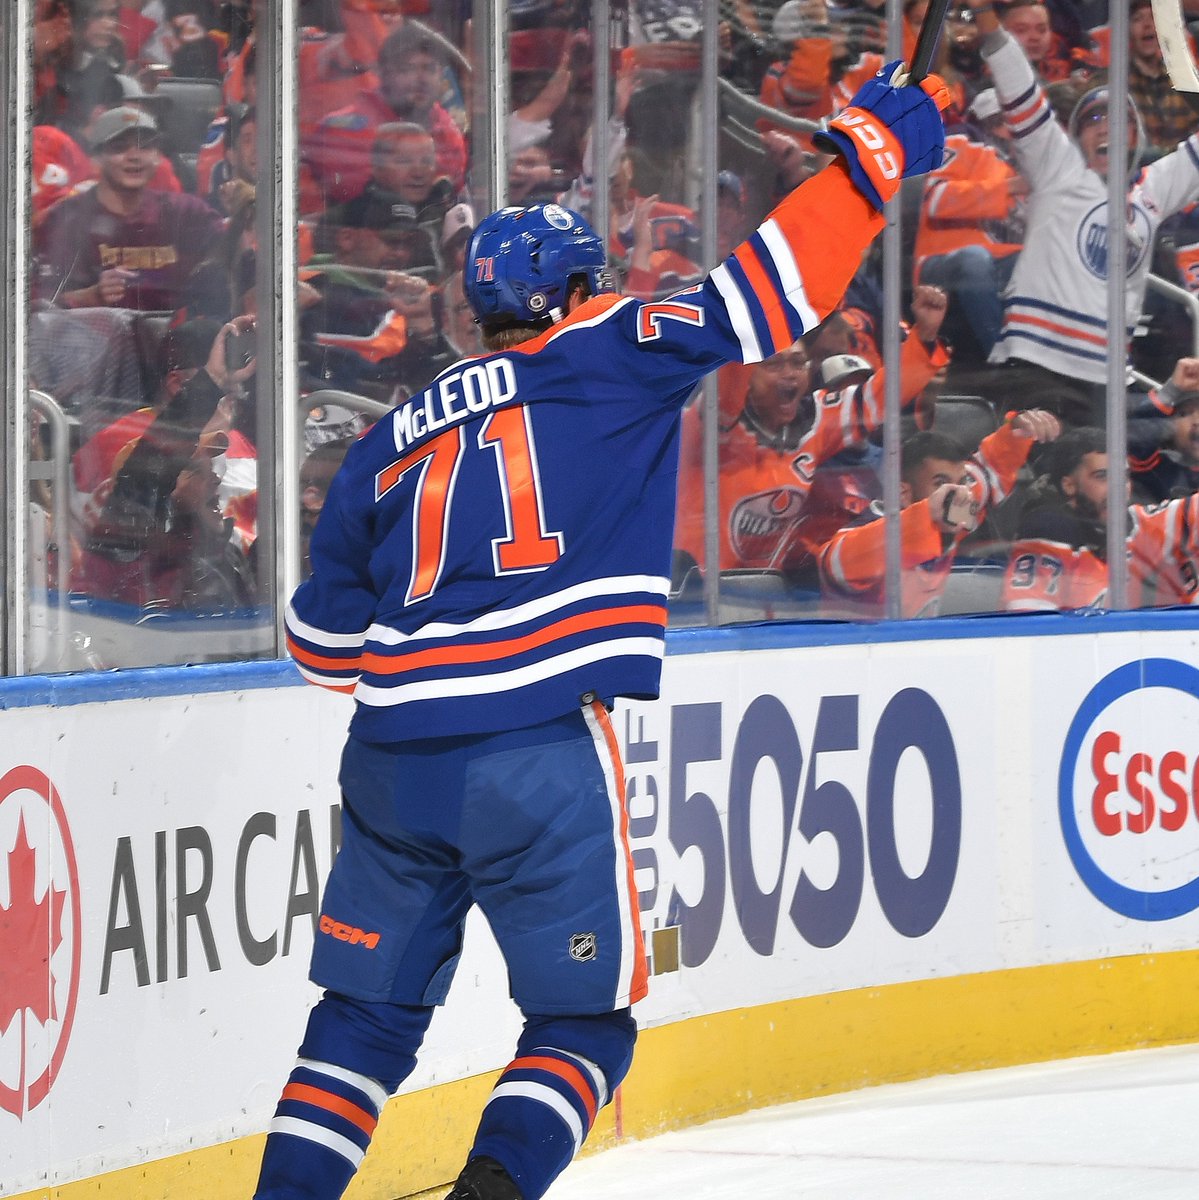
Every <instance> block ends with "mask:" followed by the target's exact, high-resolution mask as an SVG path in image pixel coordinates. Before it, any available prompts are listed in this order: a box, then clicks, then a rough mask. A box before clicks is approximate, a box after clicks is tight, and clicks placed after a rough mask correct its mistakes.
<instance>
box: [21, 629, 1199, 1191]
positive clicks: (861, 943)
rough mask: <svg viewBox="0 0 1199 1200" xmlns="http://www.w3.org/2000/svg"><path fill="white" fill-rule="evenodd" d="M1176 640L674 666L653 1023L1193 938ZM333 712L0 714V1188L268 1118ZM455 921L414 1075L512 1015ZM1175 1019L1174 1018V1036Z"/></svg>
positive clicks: (329, 758) (716, 659)
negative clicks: (456, 944) (450, 978)
mask: <svg viewBox="0 0 1199 1200" xmlns="http://www.w3.org/2000/svg"><path fill="white" fill-rule="evenodd" d="M1193 649H1194V646H1193V643H1192V639H1191V638H1190V637H1189V635H1185V634H1147V633H1146V634H1138V633H1116V634H1112V635H1106V636H1100V635H1096V636H1078V637H1069V638H1053V639H1046V638H1005V639H963V640H942V641H932V642H909V643H904V642H898V643H893V644H883V643H880V644H873V645H871V644H866V645H862V644H857V645H843V646H837V645H833V646H825V647H804V648H793V649H787V648H778V647H770V648H764V649H762V650H754V649H752V648H750V649H741V650H738V651H736V652H727V653H725V652H717V653H704V654H694V655H691V654H673V655H671V656H669V657H668V659H667V665H666V673H665V679H664V694H663V697H662V699H661V700H659V701H657V702H654V703H624V702H622V703H620V704H618V705H617V707H616V710H615V712H614V723H615V726H616V729H617V731H618V734H619V736H620V739H621V748H622V750H623V753H624V757H625V765H626V784H627V796H628V803H629V809H630V823H629V835H630V844H631V852H632V855H633V862H634V868H635V880H636V883H637V887H638V889H639V891H640V900H641V907H642V922H643V928H644V930H645V933H646V939H647V946H648V947H649V949H650V952H651V957H652V963H651V967H652V970H653V973H654V974H653V980H652V986H651V994H650V997H649V998H648V999H647V1000H646V1001H644V1002H643V1003H642V1004H641V1005H639V1006H638V1009H637V1015H638V1017H639V1021H640V1024H641V1025H642V1027H643V1028H644V1029H646V1030H647V1031H652V1030H654V1029H657V1028H663V1027H666V1026H671V1025H674V1024H676V1023H679V1022H685V1021H687V1020H688V1019H690V1018H696V1017H708V1016H711V1015H712V1014H720V1013H727V1012H729V1011H731V1010H740V1009H747V1010H749V1009H757V1008H760V1007H761V1006H770V1005H774V1004H778V1003H780V1002H785V1001H791V1000H794V999H796V998H801V997H819V996H829V997H835V996H837V995H840V994H845V993H848V992H851V991H853V990H855V989H887V988H889V987H894V986H903V985H907V984H911V983H913V982H915V981H927V980H935V979H939V978H948V977H956V976H967V975H970V976H979V975H981V976H986V975H987V973H995V977H996V978H998V977H999V975H1000V974H1001V973H1004V972H1011V971H1014V970H1019V969H1022V968H1031V967H1037V966H1042V965H1045V964H1057V963H1070V962H1082V961H1089V960H1100V959H1106V958H1110V957H1113V956H1126V955H1135V954H1165V953H1169V952H1171V951H1176V950H1192V949H1194V948H1195V947H1196V946H1197V945H1199V917H1197V916H1196V909H1197V908H1199V670H1196V668H1194V667H1192V666H1191V665H1190V662H1191V660H1192V659H1193ZM348 715H349V706H348V702H347V701H346V700H345V699H344V698H341V697H336V696H331V695H329V694H326V693H323V692H320V691H319V690H318V689H315V688H306V687H273V688H269V689H263V690H253V689H246V690H240V691H231V692H214V693H211V694H203V695H183V696H176V697H171V698H163V697H157V698H154V699H153V700H148V699H121V700H112V701H107V702H96V703H87V704H78V705H74V706H68V707H38V706H33V707H27V708H10V709H8V710H7V711H4V712H3V715H2V717H0V1195H6V1196H12V1195H20V1194H21V1193H23V1192H27V1191H29V1190H30V1189H33V1188H35V1187H38V1186H41V1185H45V1184H48V1183H62V1182H67V1181H70V1180H78V1179H84V1178H88V1177H91V1176H95V1175H102V1174H104V1173H107V1172H112V1171H115V1170H118V1169H120V1168H122V1167H127V1166H130V1165H132V1164H137V1163H145V1162H147V1161H152V1160H155V1159H158V1158H163V1157H166V1156H169V1155H173V1154H178V1153H180V1152H182V1151H185V1150H189V1149H192V1148H195V1147H204V1146H212V1145H216V1144H218V1143H225V1142H230V1141H233V1140H235V1139H239V1138H243V1137H246V1136H247V1135H250V1134H254V1133H259V1132H261V1131H262V1130H263V1129H265V1127H266V1124H267V1122H268V1121H269V1119H270V1114H271V1112H272V1110H273V1107H274V1104H275V1101H276V1098H277V1094H278V1090H279V1088H280V1086H281V1083H282V1080H283V1079H284V1077H285V1075H286V1073H287V1071H288V1069H289V1067H290V1064H291V1062H292V1059H293V1057H294V1054H295V1047H296V1046H297V1044H298V1042H299V1039H300V1036H301V1035H302V1031H303V1026H304V1020H305V1014H306V1011H307V1009H308V1008H309V1007H310V1005H311V1004H312V1003H313V1002H314V1000H315V998H316V993H315V989H314V988H313V987H312V986H311V985H310V984H308V983H307V982H306V967H307V959H308V955H309V952H310V950H311V946H312V938H313V935H314V929H315V928H316V925H317V922H318V921H319V916H320V911H319V898H320V889H321V884H322V880H323V878H324V876H325V874H326V872H327V871H328V868H329V865H330V863H331V861H332V858H333V855H334V854H335V853H336V851H337V847H338V843H339V836H340V834H339V829H340V825H339V810H338V793H337V786H336V773H337V763H338V757H339V754H340V749H341V743H342V739H343V737H344V731H345V725H346V720H347V718H348ZM505 997H506V979H505V973H504V969H503V964H502V962H501V961H500V959H499V957H498V954H497V952H496V950H495V947H494V945H493V943H492V942H491V940H490V937H489V935H488V932H487V930H486V926H485V924H483V923H482V922H481V921H472V924H471V927H470V929H469V932H468V938H467V949H466V953H465V954H464V956H463V961H462V964H461V966H460V968H459V972H458V976H457V979H456V981H455V984H454V986H453V989H452V991H451V995H450V1000H449V1003H448V1004H447V1006H446V1007H445V1008H444V1009H443V1010H441V1011H439V1013H438V1015H437V1017H436V1019H435V1020H434V1023H433V1027H432V1029H431V1030H430V1034H429V1038H428V1041H427V1043H426V1047H425V1051H424V1054H423V1056H422V1059H421V1063H420V1066H419V1067H418V1070H417V1072H416V1073H415V1074H414V1075H413V1076H412V1078H411V1079H409V1080H408V1081H407V1083H406V1084H405V1085H404V1088H403V1089H402V1090H403V1091H405V1092H414V1091H417V1090H420V1089H428V1088H434V1087H437V1086H439V1085H442V1084H446V1083H448V1082H451V1081H455V1080H464V1079H468V1078H470V1077H473V1076H477V1075H480V1074H482V1073H485V1072H488V1071H492V1070H495V1069H497V1068H498V1067H500V1066H502V1065H503V1063H504V1062H505V1061H507V1057H508V1055H509V1054H510V1051H511V1047H512V1044H513V1042H514V1041H515V1037H516V1034H517V1032H518V1030H519V1014H518V1013H517V1012H516V1010H515V1009H514V1007H513V1006H512V1005H511V1003H510V1002H509V1001H507V1000H506V999H505ZM1195 1036H1199V1029H1197V1030H1196V1031H1195Z"/></svg>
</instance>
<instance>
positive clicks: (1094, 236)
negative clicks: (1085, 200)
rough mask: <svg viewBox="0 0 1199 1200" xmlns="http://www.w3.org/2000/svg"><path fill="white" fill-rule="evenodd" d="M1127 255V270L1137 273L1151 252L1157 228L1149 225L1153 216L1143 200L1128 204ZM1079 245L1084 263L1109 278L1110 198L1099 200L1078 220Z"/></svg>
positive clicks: (1093, 273) (1077, 244) (1098, 273)
mask: <svg viewBox="0 0 1199 1200" xmlns="http://www.w3.org/2000/svg"><path fill="white" fill-rule="evenodd" d="M1126 237H1127V243H1126V246H1127V250H1126V253H1127V259H1126V263H1127V265H1126V268H1125V273H1126V274H1128V275H1131V274H1133V272H1134V271H1136V269H1137V268H1138V267H1139V266H1140V265H1141V263H1142V262H1143V261H1144V259H1145V255H1146V254H1148V252H1149V246H1150V245H1151V244H1152V241H1153V230H1152V229H1151V228H1150V226H1149V216H1148V214H1147V213H1146V212H1145V210H1144V209H1143V208H1142V207H1141V206H1140V205H1139V204H1130V205H1129V206H1128V226H1127V232H1126ZM1075 244H1076V246H1077V247H1078V257H1079V258H1080V259H1081V260H1082V264H1083V266H1085V267H1086V269H1087V270H1088V271H1089V272H1090V273H1091V274H1092V275H1094V276H1095V278H1096V279H1106V278H1107V259H1108V227H1107V201H1106V200H1105V201H1104V202H1103V203H1102V204H1096V205H1095V207H1094V208H1092V209H1091V210H1090V211H1089V212H1088V213H1087V214H1086V215H1085V216H1084V217H1083V219H1082V220H1081V221H1079V223H1078V235H1077V237H1076V238H1075Z"/></svg>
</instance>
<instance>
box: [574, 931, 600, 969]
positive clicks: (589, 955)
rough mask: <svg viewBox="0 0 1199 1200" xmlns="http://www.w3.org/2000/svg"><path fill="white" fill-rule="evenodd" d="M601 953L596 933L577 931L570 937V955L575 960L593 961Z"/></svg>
mask: <svg viewBox="0 0 1199 1200" xmlns="http://www.w3.org/2000/svg"><path fill="white" fill-rule="evenodd" d="M598 953H599V943H598V942H597V941H596V938H595V934H594V933H575V934H572V935H571V939H570V957H571V958H573V959H574V960H575V962H591V960H592V959H594V958H595V956H596V955H597V954H598Z"/></svg>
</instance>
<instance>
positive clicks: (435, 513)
mask: <svg viewBox="0 0 1199 1200" xmlns="http://www.w3.org/2000/svg"><path fill="white" fill-rule="evenodd" d="M813 185H817V186H815V187H813ZM814 212H815V213H816V214H817V215H815V216H814V215H813V213H814ZM830 225H835V236H834V231H833V229H832V228H831V227H830ZM880 227H881V218H879V217H878V216H877V214H875V213H874V211H873V209H871V208H870V207H869V205H867V204H866V202H865V201H864V200H862V199H861V197H859V196H858V194H857V192H856V191H854V190H853V188H852V185H850V183H849V180H848V177H847V176H846V174H845V173H844V172H843V171H841V170H840V169H833V170H829V171H826V172H823V173H822V174H821V175H819V176H817V177H815V178H814V179H813V180H811V181H809V183H808V184H805V185H804V186H803V187H801V188H800V189H798V190H797V191H796V192H794V193H792V195H791V196H790V197H789V198H788V200H787V201H784V203H783V204H782V205H780V207H779V208H778V209H776V210H775V212H774V213H773V214H772V215H771V217H769V218H768V219H767V221H766V222H765V223H764V224H763V226H762V227H761V228H760V229H759V230H758V231H757V232H756V233H755V234H754V235H753V236H751V237H750V238H749V239H748V240H747V241H746V242H744V243H743V244H742V245H741V246H739V247H738V248H737V250H735V251H734V253H733V254H732V255H730V257H729V258H728V259H726V260H725V262H724V263H723V264H722V265H721V266H719V267H717V268H716V270H715V271H713V272H712V274H711V275H710V276H709V277H708V279H707V280H705V282H704V283H703V284H702V285H700V286H698V287H695V288H691V289H688V290H687V291H684V292H681V293H679V294H678V295H677V296H675V297H673V298H671V299H670V300H668V301H665V302H661V303H641V302H640V301H637V300H635V299H632V298H629V297H619V296H614V295H607V296H600V297H597V298H595V299H592V300H590V301H588V302H587V303H586V304H584V305H582V306H581V307H580V308H578V309H577V310H576V311H575V312H574V313H572V314H571V315H570V316H569V317H567V318H566V319H565V320H564V321H562V322H560V323H559V324H557V325H555V326H553V328H552V329H550V330H548V331H547V332H546V333H543V334H541V335H540V336H538V337H536V338H534V339H533V340H531V341H528V342H525V343H523V344H521V345H520V346H517V347H514V348H512V349H510V350H506V351H503V352H499V353H494V354H490V355H486V356H483V357H479V358H473V359H467V360H464V361H463V362H460V363H458V364H456V365H455V366H454V367H452V368H450V369H449V370H448V371H445V372H443V373H442V374H441V375H440V376H438V377H437V378H436V379H434V380H433V382H432V383H431V384H430V385H429V387H427V388H426V389H425V390H424V391H423V392H421V393H418V394H417V395H414V396H413V397H411V398H410V399H409V400H407V401H405V402H403V403H402V404H400V405H399V406H398V407H397V408H395V409H394V410H393V411H392V412H391V413H390V414H389V415H388V416H387V417H385V418H383V419H382V420H380V421H379V422H378V424H377V425H375V426H374V427H373V428H372V429H370V430H369V431H368V432H367V433H366V434H365V435H364V436H363V437H362V438H361V439H360V440H359V441H358V442H356V443H355V444H354V445H353V446H352V447H351V449H350V451H349V453H348V454H347V456H346V460H345V463H344V464H343V466H342V468H341V470H340V471H339V472H338V474H337V476H336V478H335V479H334V481H333V484H332V486H331V488H330V490H329V495H328V498H327V500H326V502H325V506H324V508H323V509H322V512H321V517H320V520H319V522H318V524H317V528H316V530H315V532H314V534H313V538H312V545H311V559H312V566H313V571H312V575H311V577H310V578H309V579H308V580H306V581H305V582H304V583H303V584H302V585H301V586H300V588H299V589H298V590H297V591H296V593H295V595H294V596H293V598H292V602H291V604H290V605H289V607H288V611H287V632H288V646H289V649H290V650H291V653H292V655H293V657H294V658H295V659H296V662H297V664H298V665H299V667H300V670H301V672H302V673H303V674H304V676H305V677H306V678H307V679H308V680H310V681H311V682H313V683H318V684H322V685H324V686H327V687H332V688H335V689H338V690H342V691H347V692H351V693H352V694H353V695H354V698H355V700H356V701H357V705H356V711H355V715H354V718H353V722H352V725H351V729H352V731H353V732H354V734H355V735H356V736H358V737H361V738H363V739H365V740H367V741H400V740H408V739H412V738H418V737H434V736H444V735H451V734H462V733H483V732H490V731H495V730H500V729H511V728H519V727H522V726H527V725H534V724H537V723H540V722H542V721H546V720H550V719H551V718H553V717H556V716H559V715H562V714H563V713H566V712H569V711H571V710H573V709H575V708H577V707H578V706H579V705H580V703H581V699H582V697H584V696H587V695H593V696H597V697H600V698H613V697H616V696H630V697H639V698H652V697H654V696H656V695H657V694H658V687H659V679H660V675H661V661H662V653H663V633H664V629H665V625H666V597H667V591H668V588H669V578H668V576H669V571H670V554H671V542H672V532H673V524H674V505H675V483H676V475H677V470H678V440H679V418H680V413H681V410H682V407H683V404H684V403H685V402H686V400H687V398H688V397H689V396H690V395H691V393H692V392H693V391H694V389H695V386H696V384H697V383H698V382H699V381H700V380H701V379H702V377H703V376H704V375H705V374H707V373H708V372H710V371H713V370H715V369H716V368H717V367H719V366H721V365H722V364H724V363H726V362H730V361H743V362H757V361H760V360H761V359H762V358H764V357H767V356H769V355H771V354H774V353H776V352H777V351H778V350H780V349H782V348H783V347H785V346H788V345H790V344H791V343H792V342H793V341H794V340H795V339H796V338H797V337H799V336H800V334H802V333H803V332H804V331H805V330H807V329H810V328H812V327H813V326H814V325H815V324H817V323H818V322H819V321H820V320H822V319H823V317H824V316H825V315H827V313H828V312H829V311H830V310H831V309H832V307H833V306H834V305H835V304H836V302H837V301H838V300H839V299H840V296H841V294H842V293H843V291H844V288H845V286H846V285H847V283H848V281H849V279H850V278H851V276H852V275H853V272H854V270H855V268H856V266H857V263H858V260H859V257H860V254H861V251H862V249H863V248H864V246H865V245H866V244H867V243H868V242H869V241H870V239H871V238H872V237H873V235H874V233H875V232H876V231H877V229H878V228H880Z"/></svg>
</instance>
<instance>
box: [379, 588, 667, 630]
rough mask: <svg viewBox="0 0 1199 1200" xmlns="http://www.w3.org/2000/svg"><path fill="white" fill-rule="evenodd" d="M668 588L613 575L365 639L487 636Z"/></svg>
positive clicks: (383, 626) (381, 626) (384, 628)
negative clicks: (586, 603) (589, 604)
mask: <svg viewBox="0 0 1199 1200" xmlns="http://www.w3.org/2000/svg"><path fill="white" fill-rule="evenodd" d="M669 588H670V580H669V579H666V578H665V577H664V576H662V575H616V576H613V577H611V578H609V579H592V580H588V581H587V582H586V583H576V584H575V585H574V586H573V587H568V588H563V589H562V591H560V592H553V593H552V594H551V595H548V596H541V597H539V598H538V599H536V600H530V601H529V602H528V603H527V604H518V605H517V606H516V607H515V608H501V609H497V610H496V611H495V612H489V613H484V614H483V616H481V617H476V618H475V619H474V620H473V621H463V622H453V621H433V622H430V623H429V624H428V625H422V626H421V628H420V629H415V630H413V631H412V632H411V633H401V632H400V631H399V630H398V629H392V628H390V627H389V626H387V625H372V626H371V627H370V628H369V629H368V630H367V631H366V638H367V640H368V641H372V642H378V643H379V644H380V645H383V646H402V645H404V643H405V642H415V641H421V640H423V639H424V638H452V637H458V636H460V635H461V634H464V633H486V632H489V631H491V630H495V629H508V628H510V627H511V626H513V625H520V624H523V623H524V622H525V621H533V620H536V619H537V618H538V617H543V616H545V615H546V614H547V613H551V612H553V611H554V610H555V609H557V608H565V607H566V606H567V605H568V604H575V603H577V602H578V601H579V600H591V599H594V598H595V597H596V596H612V597H613V598H614V599H615V600H617V601H619V600H620V599H622V597H623V596H624V595H627V594H628V593H629V592H653V593H654V594H655V595H657V596H661V597H662V599H663V601H665V599H666V594H667V592H668V590H669Z"/></svg>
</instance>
